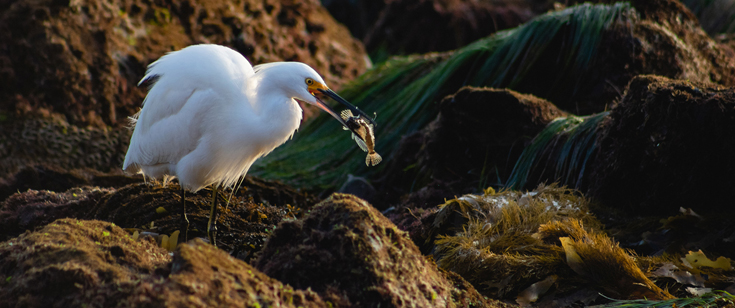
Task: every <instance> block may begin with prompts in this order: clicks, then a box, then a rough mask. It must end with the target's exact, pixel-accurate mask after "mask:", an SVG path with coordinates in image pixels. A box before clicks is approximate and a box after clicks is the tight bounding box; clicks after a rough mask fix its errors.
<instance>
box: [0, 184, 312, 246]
mask: <svg viewBox="0 0 735 308" xmlns="http://www.w3.org/2000/svg"><path fill="white" fill-rule="evenodd" d="M65 175H66V174H62V176H65ZM93 181H97V178H95V179H93ZM120 186H123V187H120V188H117V189H113V188H97V187H89V186H83V187H76V188H72V189H69V190H67V191H65V192H62V193H55V192H53V191H45V190H42V191H36V190H28V191H26V192H23V193H16V194H14V195H12V196H11V197H9V198H8V199H7V200H5V201H4V202H2V203H0V240H6V239H9V238H11V237H15V236H18V235H19V234H21V233H23V232H25V231H28V230H33V229H35V228H40V227H42V226H44V225H45V224H48V223H50V222H52V221H54V220H56V219H59V218H66V217H73V218H78V219H99V220H105V221H109V222H113V223H115V224H117V225H119V226H122V227H124V228H130V229H136V230H139V231H147V232H153V233H156V234H167V235H168V234H171V233H173V232H174V231H176V230H180V229H181V223H182V221H181V190H180V187H179V186H178V185H174V184H169V185H168V186H167V187H163V186H161V185H160V184H158V183H152V184H147V183H137V184H130V185H126V186H125V185H120ZM224 197H226V198H230V192H229V191H227V192H225V196H224ZM221 198H222V199H224V198H223V196H221ZM210 202H211V190H209V189H203V190H201V191H199V192H197V193H190V192H187V193H186V212H187V216H188V219H189V229H188V230H189V231H188V239H193V238H195V237H206V236H207V232H206V230H207V222H208V220H209V211H210ZM315 203H316V201H315V199H314V197H313V196H311V195H309V194H307V193H304V192H300V191H297V190H295V189H293V188H291V187H289V186H287V185H284V184H282V183H279V182H276V181H266V180H261V179H257V178H251V177H247V178H245V180H244V181H243V185H242V186H241V187H240V190H239V191H238V192H237V193H236V194H234V195H232V198H231V199H230V203H229V205H227V206H225V205H226V203H225V201H224V200H220V215H219V216H218V220H217V221H218V228H219V231H218V233H217V234H218V238H217V239H218V245H219V247H220V248H221V249H223V250H225V251H228V252H230V253H231V254H232V255H234V256H236V257H238V258H241V259H244V260H248V259H250V258H252V256H253V253H254V252H256V251H258V250H260V249H261V248H262V247H263V244H264V243H265V239H266V238H267V237H268V236H269V235H270V231H272V230H273V229H274V228H275V226H276V225H277V224H278V222H280V221H281V220H283V219H285V218H291V219H293V218H298V217H301V216H302V215H303V214H304V212H305V211H306V210H307V209H308V208H310V207H311V206H312V205H314V204H315ZM182 232H183V231H182ZM185 237H186V234H182V235H181V236H180V239H181V240H182V241H183V240H184V239H185Z"/></svg>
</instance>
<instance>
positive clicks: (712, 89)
mask: <svg viewBox="0 0 735 308" xmlns="http://www.w3.org/2000/svg"><path fill="white" fill-rule="evenodd" d="M733 131H735V89H732V88H730V89H723V88H721V87H719V86H715V85H712V84H702V83H697V82H690V81H682V80H671V79H668V78H664V77H658V76H640V77H637V78H635V79H633V81H631V83H630V85H629V86H628V90H627V92H626V95H625V97H624V98H623V100H622V101H620V103H619V104H618V105H616V106H615V107H614V108H613V109H612V111H611V112H610V115H609V116H608V119H607V121H606V122H604V123H603V128H602V131H601V133H600V135H599V136H598V143H599V153H600V154H599V156H598V158H597V160H596V161H595V162H594V163H593V173H592V175H591V176H590V180H591V184H590V188H589V194H590V196H592V197H594V198H597V199H599V200H601V201H603V202H604V203H605V204H608V205H614V206H615V207H616V208H620V209H624V210H626V211H631V212H632V213H636V215H640V214H654V213H660V212H662V211H663V212H664V213H674V212H676V211H677V210H678V209H679V207H684V208H692V209H693V210H694V211H696V212H702V213H706V212H710V211H720V210H722V209H723V207H722V206H723V203H722V202H723V200H730V199H731V197H730V194H729V193H728V192H729V191H730V190H731V188H732V187H733V186H735V180H734V179H733V177H732V174H733V173H735V165H734V164H733V163H732V161H733V157H735V136H734V135H733V134H732V133H731V132H733Z"/></svg>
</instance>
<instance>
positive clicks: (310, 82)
mask: <svg viewBox="0 0 735 308" xmlns="http://www.w3.org/2000/svg"><path fill="white" fill-rule="evenodd" d="M313 84H314V79H311V78H306V85H309V86H310V85H313Z"/></svg>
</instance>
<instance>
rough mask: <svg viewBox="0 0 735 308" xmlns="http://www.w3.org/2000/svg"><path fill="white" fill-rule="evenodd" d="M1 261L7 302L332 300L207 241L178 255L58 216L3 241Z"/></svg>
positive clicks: (103, 225)
mask: <svg viewBox="0 0 735 308" xmlns="http://www.w3.org/2000/svg"><path fill="white" fill-rule="evenodd" d="M0 264H1V265H0V276H1V277H0V278H3V280H2V282H0V283H2V284H3V288H0V295H1V296H0V305H2V306H4V307H11V306H16V305H19V306H24V307H79V306H86V307H111V306H121V307H161V306H167V307H193V306H218V307H235V306H238V307H241V306H242V305H251V306H254V305H263V306H268V305H278V306H280V307H297V306H298V307H324V306H325V303H324V302H323V301H321V299H320V298H319V296H318V295H316V294H314V293H313V292H310V291H300V290H293V289H292V288H291V287H288V286H284V285H283V284H281V283H280V282H278V281H276V280H274V279H272V278H269V277H267V276H265V275H264V274H263V273H260V272H258V271H257V270H256V269H254V268H253V267H252V266H250V265H248V264H247V263H245V262H243V261H240V260H237V259H235V258H233V257H231V256H230V255H229V254H227V253H226V252H224V251H222V250H220V249H217V248H216V247H214V246H211V245H208V244H206V243H204V242H203V241H201V240H194V241H191V242H189V243H186V244H181V245H180V246H179V247H178V249H177V250H176V251H175V252H174V254H173V257H172V256H171V255H169V252H168V251H167V250H165V249H163V248H160V247H158V245H156V243H155V242H152V241H151V240H150V238H148V239H143V240H134V239H133V238H132V237H131V236H130V235H129V234H128V233H127V232H125V231H124V230H123V229H121V228H120V227H118V226H116V225H115V224H111V223H107V222H101V221H95V220H76V219H62V220H57V221H55V222H53V223H51V224H49V225H47V226H45V227H44V228H42V229H40V230H38V231H36V232H32V233H26V234H24V235H22V236H20V237H18V238H15V239H12V240H9V241H6V242H3V243H2V244H0ZM256 294H257V296H256Z"/></svg>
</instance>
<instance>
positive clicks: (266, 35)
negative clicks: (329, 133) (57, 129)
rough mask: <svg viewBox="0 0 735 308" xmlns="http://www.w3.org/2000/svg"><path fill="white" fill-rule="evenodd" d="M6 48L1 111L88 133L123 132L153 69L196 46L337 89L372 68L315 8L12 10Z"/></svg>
mask: <svg viewBox="0 0 735 308" xmlns="http://www.w3.org/2000/svg"><path fill="white" fill-rule="evenodd" d="M0 42H3V44H1V45H2V47H0V84H3V85H4V86H3V87H2V90H1V91H0V101H2V102H3V104H2V106H0V112H2V113H3V114H6V115H7V114H11V115H12V114H34V115H48V114H54V113H56V114H61V115H63V116H64V117H66V120H67V121H68V122H69V123H70V124H72V125H77V126H81V127H84V126H87V125H94V126H97V127H105V126H119V125H124V124H125V119H126V117H127V116H129V115H132V114H133V113H135V112H136V111H137V109H138V108H139V107H140V103H141V101H142V99H143V96H144V89H141V88H138V87H136V84H137V82H138V80H139V79H140V78H141V77H142V76H143V74H144V72H145V67H146V65H147V64H149V63H151V62H152V61H153V60H155V59H157V58H158V57H160V56H162V55H164V54H165V53H166V52H168V51H172V50H177V49H181V48H183V47H185V46H187V45H191V44H196V43H217V44H223V45H228V46H231V47H234V48H235V49H237V50H238V51H240V52H241V53H243V55H245V56H246V57H247V58H248V59H250V60H251V62H252V63H253V64H259V63H263V62H272V61H281V60H289V61H303V62H306V63H307V64H310V65H312V66H313V67H314V68H315V69H316V70H317V71H319V72H321V74H323V75H324V77H325V79H326V80H327V81H329V83H330V85H332V86H333V87H335V88H338V87H339V86H340V85H342V84H344V83H345V82H346V81H348V80H351V79H352V78H353V77H355V76H357V75H359V74H360V73H362V72H363V71H364V70H365V68H366V66H367V65H368V63H366V55H365V52H364V49H363V47H362V45H361V44H360V43H359V42H358V41H356V40H355V39H354V38H352V37H351V36H350V34H349V32H348V31H347V29H345V28H344V27H343V26H341V25H339V24H337V23H336V22H335V21H334V20H333V19H332V18H331V16H330V15H329V13H328V12H327V11H326V9H324V8H323V7H322V6H321V4H320V3H319V2H318V1H316V0H310V1H292V0H267V1H256V0H238V1H234V2H232V1H222V0H195V1H184V2H171V3H169V2H161V1H154V2H146V1H140V0H131V1H120V0H103V1H91V0H83V1H68V0H62V1H55V0H41V1H34V0H22V1H12V2H6V4H3V5H2V14H0Z"/></svg>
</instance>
